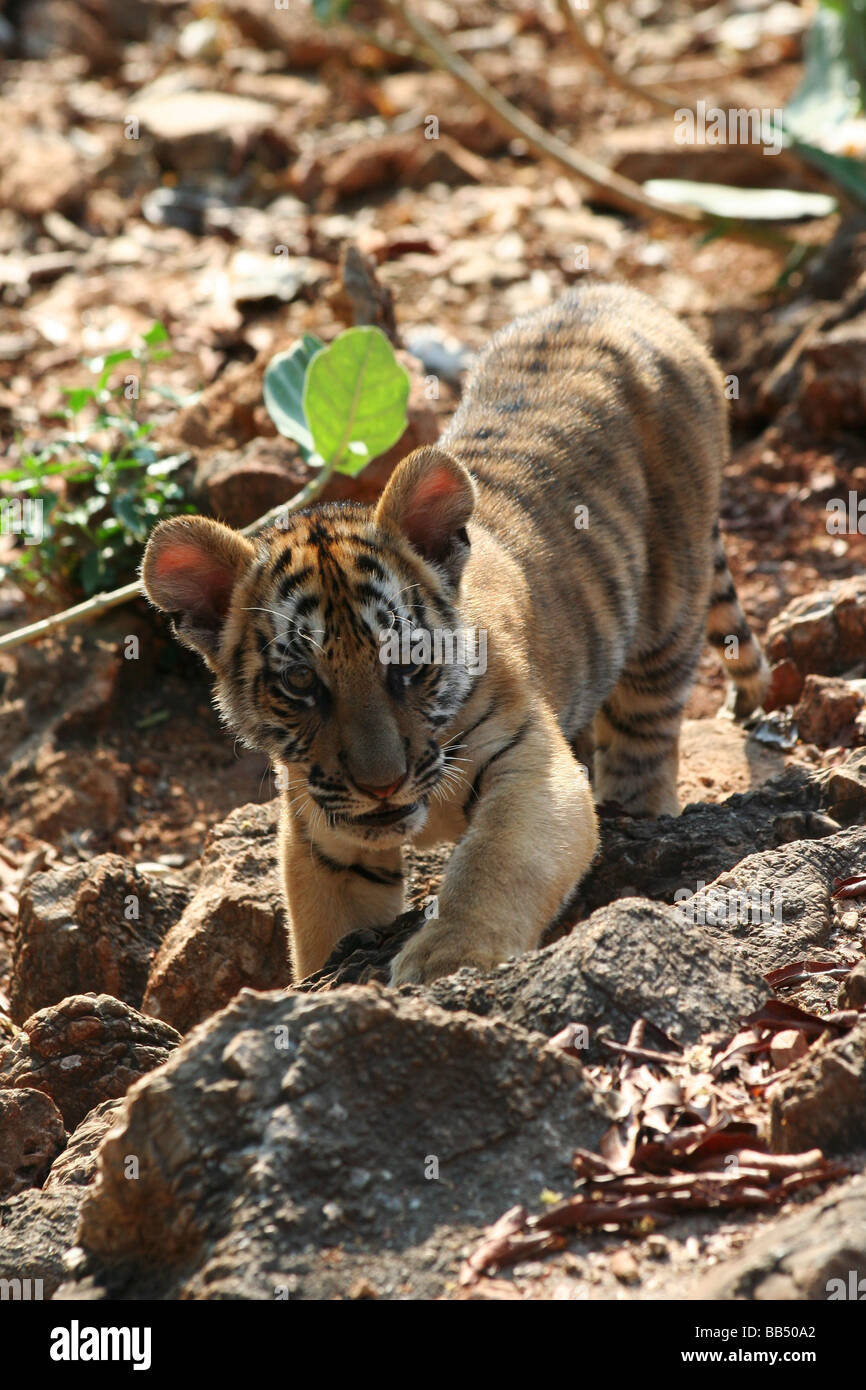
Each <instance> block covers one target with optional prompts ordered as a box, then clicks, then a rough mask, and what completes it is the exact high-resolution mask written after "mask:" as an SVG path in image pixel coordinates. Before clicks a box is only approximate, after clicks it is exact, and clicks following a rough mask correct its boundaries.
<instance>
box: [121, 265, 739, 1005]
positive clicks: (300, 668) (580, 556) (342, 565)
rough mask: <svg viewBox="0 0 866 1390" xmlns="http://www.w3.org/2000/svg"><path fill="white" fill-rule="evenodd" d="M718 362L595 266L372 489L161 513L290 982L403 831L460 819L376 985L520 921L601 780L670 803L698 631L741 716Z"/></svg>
mask: <svg viewBox="0 0 866 1390" xmlns="http://www.w3.org/2000/svg"><path fill="white" fill-rule="evenodd" d="M727 455H728V426H727V419H726V403H725V397H724V392H723V384H722V378H721V376H720V373H719V370H718V369H717V367H716V366H715V365H714V364H713V362H712V360H711V359H710V357H709V356H708V355H707V353H706V352H705V351H704V349H703V347H702V346H701V345H700V343H699V342H698V341H697V339H696V338H695V337H693V336H692V334H691V332H689V331H688V330H687V329H686V328H685V327H684V325H683V324H681V323H680V322H679V321H678V320H677V319H675V318H673V317H672V316H671V315H670V314H669V313H667V312H666V311H665V310H664V309H662V308H660V307H659V305H657V304H655V303H653V302H652V301H651V300H649V299H647V298H646V297H645V296H644V295H642V294H639V293H637V292H636V291H634V290H631V289H629V288H626V287H623V286H618V285H603V284H593V285H587V286H585V287H583V288H581V289H578V290H575V291H572V292H570V293H568V294H566V295H564V296H563V297H562V298H561V299H560V300H559V301H558V302H557V303H555V304H554V305H553V306H552V307H550V308H547V309H544V310H542V311H540V312H537V313H532V314H528V315H527V316H526V317H524V318H520V319H518V320H517V321H516V322H514V323H512V324H511V325H510V326H509V327H507V328H505V329H504V330H502V331H501V332H499V333H497V334H496V336H495V337H494V338H493V340H492V341H491V343H490V344H489V346H488V347H487V349H486V351H485V352H484V353H483V354H482V355H481V356H480V358H479V360H478V362H477V365H476V366H475V368H474V371H473V372H472V374H471V379H470V381H469V383H468V386H467V389H466V392H465V395H464V397H463V400H462V403H461V405H460V406H459V408H458V410H457V412H456V414H455V415H454V418H453V420H452V422H451V424H450V426H449V428H448V429H447V431H446V433H445V434H444V435H443V437H442V440H441V443H440V445H439V446H438V447H433V448H424V449H419V450H417V451H416V452H415V453H413V454H411V455H410V456H409V457H408V458H406V459H405V460H404V461H403V462H402V463H401V464H400V465H399V466H398V467H397V468H396V469H395V471H394V473H393V474H392V476H391V479H390V481H389V482H388V485H387V486H386V488H385V490H384V493H383V494H382V497H381V499H380V500H379V502H378V505H377V506H375V507H374V508H371V507H368V506H361V505H356V504H326V505H322V506H315V507H311V508H310V509H309V510H308V511H306V512H301V513H297V514H294V515H291V516H288V517H287V518H286V522H285V528H284V529H278V528H271V529H268V530H266V531H263V532H262V533H261V534H260V535H258V536H257V537H256V539H255V540H254V541H251V540H247V539H246V538H244V537H243V536H241V535H240V534H239V533H237V532H236V531H233V530H230V529H229V528H228V527H226V526H223V525H220V524H218V523H217V522H215V521H211V520H207V519H205V518H202V517H179V518H176V519H174V520H171V521H166V522H163V523H162V524H161V525H159V526H158V527H157V528H156V530H155V531H154V533H153V535H152V537H151V540H150V543H149V545H148V547H147V552H146V555H145V558H144V564H143V569H142V578H143V582H144V587H145V589H146V591H147V594H148V595H149V597H150V599H151V601H152V602H153V603H154V604H155V605H156V606H157V607H158V608H161V609H163V610H165V611H166V612H169V613H172V614H174V615H175V621H176V629H175V630H176V634H177V636H178V638H179V639H180V641H182V642H184V643H186V644H187V645H188V646H191V647H193V648H196V649H197V650H198V651H199V652H200V653H201V654H202V655H203V656H204V658H205V660H206V662H207V663H208V665H209V666H210V667H211V669H212V671H213V673H214V676H215V678H216V699H217V703H218V706H219V709H220V711H221V713H222V715H223V716H224V719H225V721H226V723H227V724H228V725H229V726H230V727H231V728H232V729H233V730H234V731H235V732H236V733H237V734H238V735H239V736H240V738H241V739H242V740H243V741H244V742H245V743H246V744H247V745H249V746H250V747H255V748H259V749H262V750H264V751H265V752H266V753H267V754H268V755H269V756H270V757H271V759H272V761H273V763H274V765H275V767H276V768H277V769H278V770H279V771H280V772H281V773H282V782H283V785H284V790H283V815H282V830H281V860H282V867H283V875H284V880H285V890H286V895H287V899H288V905H289V913H290V918H291V939H292V951H293V958H294V971H295V977H296V979H301V978H302V977H304V976H306V975H309V974H310V973H311V972H313V971H315V970H318V969H319V968H320V967H321V966H322V965H323V963H324V961H325V959H326V958H327V956H328V955H329V953H330V952H331V950H332V949H333V947H334V946H335V944H336V943H337V942H338V941H339V940H340V938H341V937H342V936H343V935H345V933H346V932H348V931H351V930H352V929H354V928H357V927H363V926H369V925H372V924H381V923H387V922H389V921H390V920H391V919H392V918H394V917H395V916H396V915H397V914H398V913H399V912H400V911H401V910H402V907H403V873H402V867H401V845H402V844H403V843H404V842H406V841H411V842H412V843H414V844H415V845H418V846H426V845H430V844H434V843H436V842H441V841H449V842H454V841H456V848H455V849H454V851H453V854H452V856H451V858H450V861H449V863H448V868H447V871H446V873H445V877H444V882H443V884H442V887H441V891H440V893H439V896H438V901H437V908H438V915H435V916H432V917H430V919H429V920H428V921H426V922H425V924H424V926H423V927H422V928H421V929H420V930H419V931H418V932H417V933H416V934H415V935H414V936H413V937H412V938H411V939H410V940H409V942H408V944H407V945H406V946H405V947H404V948H403V950H402V951H401V952H400V954H399V955H398V956H397V958H396V960H395V963H394V966H393V972H392V983H394V984H397V985H402V984H406V983H412V982H415V983H421V982H424V981H430V980H434V979H436V978H437V977H438V976H441V975H446V974H448V973H450V972H451V971H454V970H457V969H459V968H460V967H461V966H464V965H469V966H477V967H480V968H481V969H483V970H486V969H489V968H490V967H492V966H494V965H496V964H497V963H498V962H500V961H503V960H505V959H506V958H507V957H509V956H511V955H514V954H515V953H519V952H522V951H526V950H528V949H530V948H531V947H533V946H535V945H536V944H537V942H538V940H539V937H540V935H541V933H542V931H543V930H544V927H545V926H546V924H547V923H548V922H549V921H550V920H551V918H552V917H553V916H554V915H555V913H556V911H557V909H558V908H559V906H560V905H561V904H562V902H563V900H564V899H565V898H566V896H567V895H568V894H569V892H570V891H571V890H572V889H573V888H574V886H575V885H576V883H577V882H578V881H579V880H580V878H581V877H582V876H583V875H584V874H585V873H586V871H587V869H588V868H589V865H590V863H591V861H592V859H593V856H594V854H595V852H596V847H597V844H598V830H597V823H596V813H595V809H594V805H593V791H592V790H591V789H590V783H589V780H588V777H587V775H586V772H585V769H584V768H583V767H582V765H581V764H580V763H579V762H578V761H577V759H576V758H575V755H574V753H573V751H572V744H574V743H575V741H576V740H577V739H578V738H582V739H584V740H586V739H587V737H591V738H592V740H593V743H594V749H595V752H594V779H593V780H594V794H595V800H596V801H599V802H604V801H613V802H617V803H619V805H620V806H621V807H622V808H623V809H624V810H625V811H627V812H631V813H633V814H635V815H648V816H658V815H660V814H666V813H671V814H673V813H676V811H677V810H678V803H677V794H676V778H677V753H678V740H679V730H680V721H681V718H682V712H683V706H684V704H685V702H686V697H687V695H688V692H689V687H690V686H691V683H692V680H693V677H694V674H695V667H696V664H697V661H698V657H699V654H700V652H701V648H702V644H703V641H704V637H705V635H706V636H707V637H708V638H709V641H710V642H711V643H712V645H713V646H715V647H716V648H718V649H719V651H720V654H721V656H722V659H723V662H724V665H725V668H726V670H727V672H728V674H729V675H730V677H731V678H732V680H733V682H734V685H735V687H736V698H737V703H736V709H737V712H738V713H741V714H742V713H746V712H748V711H749V710H750V709H752V708H753V707H754V706H755V705H757V704H759V703H760V701H761V698H762V696H763V693H764V690H765V686H766V680H767V667H766V663H765V661H764V658H763V656H762V654H761V651H760V649H759V648H758V646H757V644H756V643H755V641H754V639H753V637H752V635H751V633H750V631H749V628H748V625H747V623H746V619H745V618H744V616H743V613H742V610H741V608H740V605H739V603H738V600H737V595H736V592H735V590H734V586H733V583H732V581H731V576H730V574H729V572H728V566H727V563H726V560H725V553H724V549H723V546H722V542H721V539H720V536H719V523H718V510H719V485H720V478H721V473H722V468H723V466H724V463H725V460H726V458H727Z"/></svg>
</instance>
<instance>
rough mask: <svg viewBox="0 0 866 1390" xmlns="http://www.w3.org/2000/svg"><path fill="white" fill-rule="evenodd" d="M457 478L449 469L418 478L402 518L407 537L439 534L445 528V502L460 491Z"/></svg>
mask: <svg viewBox="0 0 866 1390" xmlns="http://www.w3.org/2000/svg"><path fill="white" fill-rule="evenodd" d="M462 490H463V489H462V484H461V481H460V479H459V478H455V476H454V474H453V473H452V472H451V470H450V469H448V468H436V469H434V470H433V471H432V472H431V473H427V474H425V475H424V477H423V478H421V479H420V480H419V482H418V484H417V486H416V487H415V488H414V490H413V492H412V494H411V496H410V498H409V502H408V506H407V508H406V512H405V515H404V518H403V525H404V527H405V530H406V534H407V535H408V536H409V538H410V539H416V540H423V539H426V538H431V537H435V536H441V535H443V534H445V533H446V532H447V530H448V524H449V514H448V502H449V501H450V499H451V498H452V497H453V496H454V495H455V493H459V492H462Z"/></svg>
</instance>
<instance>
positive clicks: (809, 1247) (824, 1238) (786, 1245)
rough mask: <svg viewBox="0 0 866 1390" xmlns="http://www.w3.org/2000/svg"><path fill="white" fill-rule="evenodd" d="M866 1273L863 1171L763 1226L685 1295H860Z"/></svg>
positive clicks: (766, 1297)
mask: <svg viewBox="0 0 866 1390" xmlns="http://www.w3.org/2000/svg"><path fill="white" fill-rule="evenodd" d="M852 1271H855V1274H854V1289H855V1291H854V1292H853V1293H852V1292H851V1272H852ZM864 1274H866V1176H864V1175H862V1174H861V1175H859V1176H857V1177H854V1178H851V1179H850V1180H849V1181H848V1182H846V1183H844V1184H843V1185H842V1186H840V1187H835V1188H833V1189H832V1190H831V1191H830V1192H825V1193H823V1194H822V1195H821V1196H820V1197H817V1198H815V1200H814V1201H812V1202H809V1203H808V1204H807V1205H806V1206H804V1207H800V1208H798V1209H797V1210H795V1211H793V1212H791V1213H789V1214H787V1215H782V1216H777V1217H775V1218H774V1219H773V1220H772V1221H770V1222H768V1223H767V1224H766V1225H763V1226H760V1227H758V1234H757V1235H756V1236H755V1237H754V1239H753V1240H752V1241H751V1242H750V1243H749V1244H748V1245H747V1246H746V1248H745V1250H743V1251H742V1252H741V1253H740V1254H738V1255H735V1256H734V1258H733V1259H730V1260H724V1261H723V1262H722V1263H721V1264H719V1265H718V1266H717V1267H716V1268H715V1269H713V1270H711V1271H710V1272H709V1273H708V1274H705V1275H704V1276H703V1278H701V1279H699V1280H698V1281H697V1283H696V1284H693V1285H692V1286H691V1287H690V1289H689V1290H688V1292H687V1293H686V1294H685V1296H686V1297H687V1298H692V1299H699V1300H707V1299H715V1298H718V1299H733V1298H736V1299H750V1300H751V1299H754V1300H756V1301H758V1302H764V1301H766V1300H769V1301H770V1302H775V1301H777V1300H779V1301H781V1300H787V1299H813V1300H815V1301H816V1302H824V1301H825V1300H827V1299H837V1300H838V1299H845V1298H852V1297H854V1298H857V1299H860V1298H862V1297H863V1295H864V1293H866V1282H864V1281H863V1276H864ZM858 1279H859V1280H860V1284H859V1285H858ZM779 1321H780V1322H783V1321H784V1318H782V1317H781V1316H780V1318H779Z"/></svg>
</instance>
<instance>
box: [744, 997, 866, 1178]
mask: <svg viewBox="0 0 866 1390" xmlns="http://www.w3.org/2000/svg"><path fill="white" fill-rule="evenodd" d="M767 1099H768V1101H769V1104H770V1147H771V1149H773V1150H774V1151H776V1152H778V1153H801V1152H803V1151H804V1150H806V1149H812V1148H820V1149H823V1150H824V1152H825V1153H846V1152H849V1153H850V1151H851V1150H852V1149H856V1148H860V1147H862V1146H863V1145H864V1144H866V1018H864V1019H863V1020H862V1021H861V1022H859V1023H857V1024H856V1025H855V1027H854V1028H852V1030H851V1032H850V1033H846V1034H845V1036H844V1037H841V1038H833V1037H832V1036H831V1035H830V1034H829V1033H825V1034H824V1035H823V1036H822V1037H820V1038H819V1039H818V1041H817V1042H816V1043H814V1044H813V1045H812V1047H810V1048H809V1051H808V1052H807V1053H806V1056H805V1057H803V1058H802V1059H801V1060H800V1061H799V1062H798V1063H797V1064H796V1065H795V1066H794V1067H792V1068H791V1070H790V1072H789V1073H788V1074H787V1075H786V1076H784V1077H783V1078H782V1080H781V1081H777V1082H776V1083H775V1084H774V1085H773V1086H771V1087H770V1089H769V1091H768V1092H767Z"/></svg>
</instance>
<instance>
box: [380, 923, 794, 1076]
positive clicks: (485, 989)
mask: <svg viewBox="0 0 866 1390" xmlns="http://www.w3.org/2000/svg"><path fill="white" fill-rule="evenodd" d="M407 990H408V991H409V992H411V993H412V994H414V995H422V996H423V997H424V998H426V999H430V1000H432V1001H433V1002H434V1003H435V1004H437V1005H439V1006H440V1007H441V1008H445V1009H467V1010H469V1012H471V1013H478V1014H482V1015H484V1016H485V1017H490V1016H501V1017H504V1018H506V1019H508V1020H509V1022H511V1023H516V1024H519V1025H520V1026H521V1027H523V1028H530V1029H533V1030H537V1031H538V1032H542V1033H545V1034H547V1035H548V1036H553V1034H555V1033H558V1032H559V1031H560V1030H561V1029H562V1028H564V1027H565V1025H566V1024H567V1023H572V1022H573V1023H579V1024H583V1025H585V1026H586V1027H587V1029H588V1032H589V1036H588V1038H587V1040H586V1056H587V1058H588V1059H589V1060H592V1061H597V1060H601V1059H602V1058H606V1059H609V1058H610V1055H611V1054H610V1053H609V1052H607V1051H606V1050H603V1049H602V1048H601V1047H600V1046H599V1044H598V1035H599V1032H600V1031H601V1030H603V1031H604V1033H605V1034H606V1035H607V1036H608V1037H611V1038H613V1039H615V1040H616V1041H618V1042H626V1041H627V1039H628V1033H629V1030H630V1028H631V1026H632V1024H633V1023H634V1022H635V1020H636V1019H638V1018H645V1019H646V1020H647V1021H648V1023H649V1024H650V1025H651V1029H652V1028H657V1029H660V1030H661V1032H662V1033H663V1034H664V1035H666V1036H667V1037H669V1038H674V1039H676V1040H677V1041H678V1042H680V1043H682V1044H684V1045H688V1044H690V1043H693V1042H696V1041H697V1040H698V1038H699V1037H700V1036H701V1034H703V1033H707V1032H710V1031H713V1030H715V1029H729V1028H733V1027H735V1026H736V1024H737V1022H738V1021H739V1019H740V1018H741V1017H743V1015H744V1014H748V1013H752V1012H753V1011H754V1010H755V1009H757V1008H758V1007H759V1006H760V1004H761V1003H762V1002H763V1001H764V1000H765V999H766V998H767V996H768V994H769V989H768V987H767V985H766V984H765V983H764V981H763V980H762V978H761V976H760V975H759V974H758V972H757V970H756V969H754V968H753V967H752V966H751V964H750V963H749V962H747V961H746V960H745V959H741V958H739V956H738V954H737V952H736V951H735V950H733V949H731V947H729V946H727V945H726V944H722V943H719V944H717V943H716V941H714V940H712V939H711V938H710V937H709V936H708V935H707V934H706V933H705V931H704V930H703V929H702V928H700V927H692V926H688V925H685V924H682V923H681V922H680V921H679V919H678V917H677V914H676V912H675V910H674V909H673V908H670V907H664V906H662V905H660V904H658V903H651V902H646V901H642V900H625V901H623V902H617V903H612V904H611V905H610V906H609V907H605V908H601V909H599V911H598V912H594V913H593V915H592V916H591V917H590V918H589V919H588V920H587V921H585V922H579V923H578V924H577V926H576V927H574V929H573V930H572V932H571V934H570V936H567V937H565V938H564V939H563V940H562V941H557V942H556V943H555V944H554V945H553V946H548V947H546V948H545V949H544V950H542V951H536V952H531V953H529V954H527V955H525V956H520V957H518V958H517V959H516V960H513V961H508V962H506V963H505V964H504V965H500V966H497V968H496V969H495V970H492V971H489V972H488V973H487V974H481V973H480V972H479V971H476V970H461V971H460V972H459V973H458V974H456V975H450V976H448V977H446V978H444V979H441V980H437V981H435V983H434V984H432V985H430V986H427V987H425V988H423V990H422V989H420V988H419V987H417V986H411V987H406V989H404V990H401V994H402V993H406V992H407ZM648 1036H649V1033H648ZM648 1045H649V1046H652V1045H653V1044H651V1043H649V1044H648Z"/></svg>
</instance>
